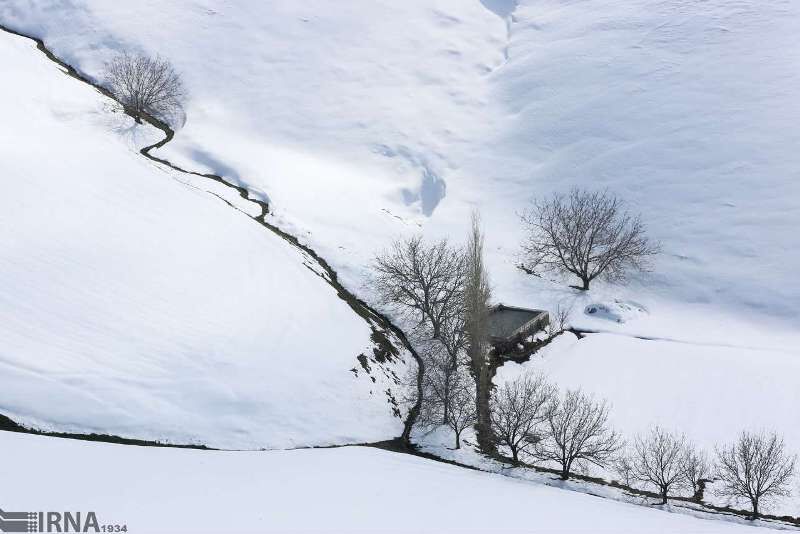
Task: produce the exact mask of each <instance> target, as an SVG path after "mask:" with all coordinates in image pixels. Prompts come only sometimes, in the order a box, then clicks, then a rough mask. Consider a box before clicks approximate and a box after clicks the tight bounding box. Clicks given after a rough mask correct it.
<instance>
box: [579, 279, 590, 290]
mask: <svg viewBox="0 0 800 534" xmlns="http://www.w3.org/2000/svg"><path fill="white" fill-rule="evenodd" d="M581 282H583V287H582V288H581V289H583V290H584V291H588V290H589V282H591V280H589V279H588V278H586V277H581Z"/></svg>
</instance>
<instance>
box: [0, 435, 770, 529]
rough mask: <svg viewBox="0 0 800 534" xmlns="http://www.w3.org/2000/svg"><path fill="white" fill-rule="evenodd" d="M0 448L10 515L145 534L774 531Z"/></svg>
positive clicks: (467, 488) (469, 488)
mask: <svg viewBox="0 0 800 534" xmlns="http://www.w3.org/2000/svg"><path fill="white" fill-rule="evenodd" d="M0 448H2V450H3V451H4V453H5V454H7V455H8V456H9V457H13V458H25V460H24V461H15V462H10V463H8V465H7V466H4V468H3V478H4V480H14V491H13V492H9V493H8V495H6V496H4V500H3V510H7V511H8V510H14V511H17V510H34V509H37V510H39V509H41V510H58V511H79V510H84V511H86V510H93V511H95V513H96V514H97V518H98V520H99V521H100V522H101V523H104V524H106V523H116V524H120V523H125V524H127V525H128V531H129V532H136V533H138V534H150V533H156V532H158V533H162V532H169V533H179V532H186V533H198V532H209V533H219V532H230V533H234V532H235V533H243V532H348V533H349V532H394V533H412V532H414V533H418V532H430V533H440V532H452V533H461V532H543V533H544V532H547V533H550V532H586V533H596V532H609V533H610V532H613V533H637V534H638V533H656V532H658V533H664V532H675V533H678V532H692V533H697V534H701V533H702V534H712V533H714V534H716V533H720V534H722V533H728V532H730V533H732V534H735V533H737V532H741V533H742V534H745V533H759V532H761V533H763V532H768V531H765V530H764V529H754V528H751V527H745V526H741V525H733V524H730V523H724V522H720V521H708V520H702V519H696V518H694V517H687V516H685V515H679V514H670V513H664V512H662V511H659V510H649V509H646V508H643V507H640V506H634V505H630V504H623V503H618V502H613V501H609V500H606V499H601V498H598V497H593V496H589V495H581V494H578V493H572V492H565V491H561V490H558V489H554V488H548V487H545V486H540V485H536V484H530V483H526V482H521V481H518V480H513V479H510V478H506V477H502V476H498V475H492V474H487V473H479V472H477V471H470V470H467V469H463V468H460V467H454V466H450V465H444V464H440V463H436V462H432V461H430V460H424V459H421V458H415V457H412V456H407V455H401V454H397V453H392V452H386V451H381V450H377V449H369V448H363V447H346V448H341V449H316V450H297V451H266V452H208V451H187V450H175V449H152V448H143V447H126V446H119V445H106V444H99V443H86V442H80V441H71V440H61V439H53V438H42V437H36V436H24V435H15V434H9V433H0ZM87 473H103V476H102V477H94V476H87ZM44 480H46V481H47V482H46V483H44V482H43V481H44ZM100 487H102V489H99V488H100ZM481 510H485V511H491V513H488V512H487V513H480V511H481ZM576 510H579V513H576Z"/></svg>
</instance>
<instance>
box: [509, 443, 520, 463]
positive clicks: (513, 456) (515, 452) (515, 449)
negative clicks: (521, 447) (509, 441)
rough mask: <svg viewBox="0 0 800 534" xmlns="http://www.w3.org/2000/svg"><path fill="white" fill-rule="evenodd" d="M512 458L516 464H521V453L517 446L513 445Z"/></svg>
mask: <svg viewBox="0 0 800 534" xmlns="http://www.w3.org/2000/svg"><path fill="white" fill-rule="evenodd" d="M511 459H512V460H513V461H514V465H519V455H518V454H517V448H516V447H511Z"/></svg>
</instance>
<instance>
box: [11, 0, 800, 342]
mask: <svg viewBox="0 0 800 534" xmlns="http://www.w3.org/2000/svg"><path fill="white" fill-rule="evenodd" d="M0 20H3V21H4V22H5V23H6V24H10V25H12V26H15V27H19V28H24V29H27V30H29V31H33V32H35V33H36V34H37V35H40V36H42V37H44V38H45V39H46V40H47V41H48V43H50V45H51V46H52V47H53V48H54V49H55V50H56V51H57V52H58V53H59V54H62V55H63V56H64V57H66V58H67V59H68V60H69V61H72V62H74V63H75V64H76V65H78V66H80V67H81V68H82V69H84V70H86V71H87V72H89V73H90V74H92V75H99V74H100V72H101V65H102V62H103V60H105V59H107V58H108V57H109V56H110V55H112V54H113V53H115V51H117V50H119V49H120V48H134V49H137V48H139V49H144V50H146V51H148V52H153V53H154V52H158V53H160V54H162V55H164V56H166V57H168V58H170V59H171V60H172V61H174V62H175V63H176V65H177V66H178V68H179V69H181V70H182V71H183V72H184V73H185V78H186V81H187V83H188V85H189V87H190V89H191V92H192V100H191V102H190V104H189V106H188V109H187V112H188V121H187V123H186V125H185V128H184V129H182V130H181V132H180V134H179V136H178V139H177V140H176V142H174V143H171V144H170V145H169V146H168V147H167V148H166V149H165V151H164V152H165V153H166V154H167V155H169V156H170V157H171V158H174V159H175V160H177V161H182V162H186V163H187V164H189V162H191V164H192V165H196V166H205V167H207V168H209V169H214V170H216V171H218V172H221V173H224V174H226V175H227V176H229V177H230V178H232V179H241V180H243V181H246V182H247V183H249V184H250V185H251V186H253V187H254V188H258V189H263V190H264V191H266V193H267V194H268V195H269V197H270V198H271V200H273V202H274V205H275V207H276V214H277V217H278V220H279V221H280V222H281V223H282V224H284V225H288V226H292V225H295V226H296V228H297V230H298V232H300V231H302V232H310V234H308V235H307V236H306V237H307V238H308V239H309V240H310V241H311V242H313V243H314V244H315V246H318V247H319V248H320V249H321V250H322V251H323V252H324V255H325V256H326V257H329V258H330V259H331V260H332V261H334V262H335V263H336V264H337V265H338V266H340V267H341V268H342V270H343V271H344V274H345V277H346V279H347V280H348V281H349V282H350V284H351V285H352V286H353V287H357V285H358V284H359V282H360V280H361V273H362V269H363V266H364V264H365V263H366V260H367V259H368V258H369V256H370V255H371V253H372V252H373V251H374V250H375V249H376V248H379V247H380V246H382V245H383V244H385V242H386V241H387V240H388V239H389V238H390V237H391V236H393V235H397V234H399V233H403V232H408V231H415V230H418V229H419V228H420V227H424V228H425V231H426V232H428V233H430V234H449V235H453V236H457V237H460V235H461V234H462V232H463V229H464V226H465V221H466V219H467V214H468V211H469V210H470V209H471V208H472V207H473V206H478V207H480V208H481V209H482V210H483V217H484V220H485V222H486V226H487V229H488V234H489V235H488V244H489V246H490V249H491V263H490V266H491V267H492V269H493V272H494V282H495V286H496V293H497V295H498V297H499V299H500V300H505V301H513V302H515V303H518V304H523V305H524V304H531V305H552V304H554V303H555V302H557V301H564V300H567V301H569V300H571V299H572V296H571V292H570V291H568V290H567V291H565V290H564V289H563V286H562V285H553V284H551V283H550V282H548V281H544V280H535V279H531V278H526V277H524V276H522V275H521V273H519V272H518V271H516V270H515V269H514V268H513V264H514V262H515V260H516V258H515V254H516V249H517V242H518V240H519V238H520V237H521V230H520V228H519V224H518V221H517V218H516V215H515V213H516V212H517V211H519V210H521V209H524V207H525V206H526V205H527V202H528V201H529V199H530V198H531V197H533V196H535V195H539V194H545V193H548V192H550V191H554V190H564V189H566V188H568V187H569V186H571V185H575V184H578V185H585V186H589V187H609V188H611V189H612V190H614V191H615V192H617V193H618V194H620V195H621V196H623V197H624V198H626V199H627V200H629V201H630V202H631V204H632V205H633V206H634V207H635V208H636V209H638V210H641V211H642V213H643V216H644V218H645V220H646V221H647V222H648V223H649V227H650V229H651V231H652V234H653V236H654V237H655V238H657V239H659V240H661V241H662V242H663V245H664V254H663V255H662V256H661V257H660V259H659V260H658V262H657V264H656V270H655V273H654V275H653V276H651V277H645V278H642V279H639V280H637V281H636V283H634V284H633V286H632V287H631V288H630V289H627V290H625V289H620V288H617V287H600V286H598V289H597V291H595V294H596V296H595V299H605V300H610V299H614V298H623V299H631V298H632V299H633V300H634V301H636V302H637V303H639V304H641V305H643V306H644V308H645V309H647V310H648V312H649V315H650V316H652V317H654V318H655V319H654V320H652V321H647V320H644V323H642V322H641V321H631V323H630V324H629V325H627V326H626V327H625V328H627V329H628V330H630V331H645V330H646V331H647V332H648V333H649V334H652V333H656V334H658V335H660V336H666V335H668V334H671V335H673V336H674V335H675V331H676V330H681V329H686V328H687V327H701V328H697V329H696V330H700V331H705V330H708V331H713V333H710V334H709V335H708V336H707V337H708V338H709V339H710V338H713V339H714V340H715V341H719V340H720V338H721V337H724V333H720V332H718V330H719V329H718V328H717V327H718V326H719V324H720V323H722V324H725V325H726V326H728V327H731V326H732V325H735V326H736V328H737V329H738V328H740V327H742V326H746V325H747V324H749V323H756V324H757V325H758V327H757V328H754V330H755V334H758V331H759V330H763V328H765V327H768V328H770V329H774V330H794V331H796V330H797V327H798V325H800V319H799V317H800V304H798V303H800V293H798V291H800V289H798V288H799V287H800V286H798V284H796V283H794V282H795V276H794V271H795V270H796V268H797V266H798V264H800V256H798V254H800V253H798V251H797V247H795V246H793V245H794V229H795V228H796V227H797V225H798V224H800V206H798V202H797V198H798V197H799V196H800V189H799V188H800V185H798V184H800V181H798V179H797V178H798V176H797V172H798V171H797V169H798V168H800V156H799V155H798V154H800V152H798V151H797V150H796V147H797V145H798V141H800V128H798V126H797V124H798V123H800V121H799V120H798V119H800V103H798V99H797V98H795V97H794V93H795V91H794V90H793V89H794V88H795V87H796V86H797V85H798V82H799V81H800V80H798V76H800V75H799V74H798V71H797V69H796V68H795V65H796V64H797V61H798V59H800V58H799V57H798V54H800V51H798V48H797V47H796V46H794V38H795V36H796V34H797V31H798V29H800V7H799V6H798V4H797V3H796V2H790V1H782V0H770V1H767V2H762V1H757V0H744V1H740V2H735V3H732V2H728V1H724V0H714V1H711V2H703V3H696V2H695V3H692V2H685V1H682V0H666V1H662V2H657V3H655V4H654V3H653V2H651V1H649V0H613V1H604V2H600V1H581V2H568V1H564V0H522V1H520V2H516V1H514V0H491V1H490V0H484V1H479V0H437V1H435V2H429V1H427V0H409V1H405V2H392V1H387V0H383V1H364V0H351V1H348V2H335V3H331V2H327V1H324V0H312V1H307V2H300V3H298V2H258V1H246V2H235V3H222V4H220V3H219V2H209V1H204V0H176V1H173V2H166V3H165V2H158V1H156V0H142V1H140V2H106V1H102V0H71V1H68V2H66V1H57V2H54V1H52V0H32V1H31V0H24V1H23V0H9V1H7V2H4V4H3V6H0ZM583 304H586V303H585V302H580V306H578V307H577V309H576V311H577V314H580V311H581V310H582V307H583Z"/></svg>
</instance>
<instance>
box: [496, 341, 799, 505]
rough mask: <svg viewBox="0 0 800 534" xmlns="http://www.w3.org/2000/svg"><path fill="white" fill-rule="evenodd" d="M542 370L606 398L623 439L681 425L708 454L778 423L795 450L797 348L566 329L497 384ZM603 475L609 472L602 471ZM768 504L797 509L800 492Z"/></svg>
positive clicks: (505, 370)
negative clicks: (578, 333) (582, 334)
mask: <svg viewBox="0 0 800 534" xmlns="http://www.w3.org/2000/svg"><path fill="white" fill-rule="evenodd" d="M525 372H542V373H544V374H545V375H546V376H547V377H548V378H549V379H550V380H551V381H552V382H554V383H555V384H557V385H559V386H560V387H561V388H573V389H574V388H581V389H583V390H584V391H586V392H588V393H590V394H593V395H594V396H595V397H596V398H598V399H607V400H608V401H609V402H610V404H611V410H610V422H611V424H612V425H613V426H614V428H616V429H617V430H619V431H620V432H621V433H622V435H623V436H624V437H625V438H626V439H631V438H632V437H633V436H634V435H636V434H642V433H645V432H647V431H648V429H649V428H651V427H652V426H654V425H660V426H661V427H663V428H665V429H668V430H670V431H673V432H681V433H685V434H686V436H687V438H689V439H690V440H691V441H692V442H693V443H695V444H697V445H698V446H699V447H701V448H702V449H704V450H706V451H707V452H708V453H709V455H710V456H711V457H712V458H713V453H714V447H715V446H716V445H721V444H724V443H729V442H732V441H733V440H735V439H736V437H737V436H738V434H739V432H741V431H742V430H750V431H760V430H767V431H777V432H779V433H780V434H781V435H783V436H784V438H785V440H786V447H787V451H788V452H789V453H790V454H796V453H800V428H798V427H797V425H795V424H791V421H792V420H793V419H794V417H795V414H796V407H797V406H798V405H800V388H798V383H797V380H798V378H797V377H798V376H800V353H798V352H797V351H778V350H767V349H752V348H749V349H748V348H742V347H736V346H719V345H710V344H709V345H696V344H691V343H681V342H675V341H664V340H645V339H636V338H632V337H629V336H624V335H617V334H590V335H588V336H586V337H585V338H583V339H580V340H578V338H577V337H576V336H575V335H573V334H571V333H565V334H562V335H561V336H559V337H558V338H556V339H555V340H554V341H553V342H552V343H550V344H549V345H547V346H546V347H545V348H544V349H542V350H541V351H540V352H539V353H537V354H536V355H534V356H533V357H532V358H531V360H530V361H529V362H526V363H524V364H522V365H518V364H515V363H511V362H510V363H506V364H505V365H503V366H502V367H501V368H500V369H498V372H497V375H496V377H495V380H494V382H495V384H501V383H503V382H505V381H507V380H513V379H514V378H515V377H517V376H519V374H520V373H525ZM605 476H606V477H607V478H611V477H613V476H614V475H613V474H610V473H606V475H605ZM795 486H797V487H796V488H795V491H794V494H795V497H792V498H788V499H782V500H781V501H780V502H779V503H777V507H776V508H772V510H773V511H777V512H779V513H781V514H790V515H798V514H800V502H798V501H797V498H796V495H797V494H798V493H800V486H798V481H795Z"/></svg>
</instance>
